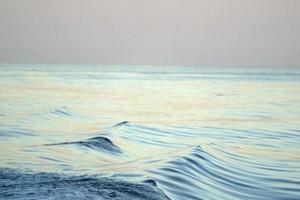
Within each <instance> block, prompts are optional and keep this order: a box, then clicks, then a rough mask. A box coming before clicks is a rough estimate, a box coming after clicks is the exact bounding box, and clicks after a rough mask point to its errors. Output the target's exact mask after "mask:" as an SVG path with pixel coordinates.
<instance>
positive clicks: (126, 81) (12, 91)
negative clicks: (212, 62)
mask: <svg viewBox="0 0 300 200" xmlns="http://www.w3.org/2000/svg"><path fill="white" fill-rule="evenodd" d="M0 150H1V151H0V199H101V200H102V199H149V200H152V199H153V200H159V199H168V200H186V199H191V200H194V199H195V200H196V199H216V200H217V199H220V200H227V199H228V200H235V199H272V200H274V199H295V200H296V199H300V71H299V70H295V69H286V70H278V69H270V68H269V69H245V68H233V69H228V68H197V67H142V66H140V67H128V66H127V67H122V66H47V65H34V66H29V65H27V66H25V65H3V64H2V65H1V67H0Z"/></svg>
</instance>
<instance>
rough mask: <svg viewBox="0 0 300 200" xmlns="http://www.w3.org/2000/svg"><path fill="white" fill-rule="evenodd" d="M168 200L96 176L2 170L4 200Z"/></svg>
mask: <svg viewBox="0 0 300 200" xmlns="http://www.w3.org/2000/svg"><path fill="white" fill-rule="evenodd" d="M99 198H100V199H115V200H141V199H145V200H168V199H169V198H168V197H167V196H166V195H165V194H164V193H163V192H162V191H161V190H159V189H158V188H157V187H154V186H152V185H151V184H146V183H132V182H126V181H123V180H118V179H112V178H97V177H95V176H65V175H61V174H55V173H24V172H19V171H15V170H11V169H1V170H0V199H8V200H12V199H24V200H29V199H31V200H32V199H45V200H46V199H99Z"/></svg>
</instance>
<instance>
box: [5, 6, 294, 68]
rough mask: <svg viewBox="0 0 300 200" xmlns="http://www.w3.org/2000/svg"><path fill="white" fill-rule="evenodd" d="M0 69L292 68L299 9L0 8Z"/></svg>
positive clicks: (155, 7)
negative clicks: (88, 66) (0, 65)
mask: <svg viewBox="0 0 300 200" xmlns="http://www.w3.org/2000/svg"><path fill="white" fill-rule="evenodd" d="M0 63H29V64H30V63H38V64H99V65H153V66H154V65H167V66H171V65H176V66H182V65H183V66H185V65H187V66H190V65H192V66H247V67H251V66H255V67H260V66H276V67H287V66H291V67H299V68H300V1H299V0H89V1H86V0H63V1H62V0H51V1H50V0H49V1H41V0H0Z"/></svg>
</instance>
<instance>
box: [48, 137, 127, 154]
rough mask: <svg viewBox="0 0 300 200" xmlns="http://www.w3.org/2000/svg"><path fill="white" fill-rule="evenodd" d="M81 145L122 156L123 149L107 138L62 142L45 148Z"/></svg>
mask: <svg viewBox="0 0 300 200" xmlns="http://www.w3.org/2000/svg"><path fill="white" fill-rule="evenodd" d="M72 144H74V145H80V146H84V147H87V148H90V149H93V150H100V151H104V152H108V153H111V154H122V151H121V149H120V148H119V147H118V146H116V145H115V144H114V143H113V142H112V141H111V140H110V139H108V138H106V137H100V136H99V137H93V138H89V139H87V140H83V141H74V142H62V143H56V144H46V145H45V146H53V145H72Z"/></svg>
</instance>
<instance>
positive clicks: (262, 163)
mask: <svg viewBox="0 0 300 200" xmlns="http://www.w3.org/2000/svg"><path fill="white" fill-rule="evenodd" d="M92 135H93V136H94V137H91V135H90V134H88V137H87V139H82V140H74V141H68V140H67V141H66V142H57V143H50V144H46V145H43V146H40V147H39V148H40V149H34V148H35V147H31V149H27V150H30V151H28V152H33V153H36V154H38V155H39V158H42V159H43V164H44V165H46V164H48V165H49V163H50V164H53V163H54V164H56V165H49V166H58V167H57V168H55V169H61V168H62V169H67V170H69V172H70V175H63V174H55V173H24V172H19V171H14V170H9V169H0V198H3V199H18V198H22V197H23V196H24V198H22V199H26V198H27V199H50V198H51V199H53V198H54V199H65V198H75V199H89V198H91V199H97V198H100V199H172V200H182V199H189V200H200V199H221V200H235V199H236V200H240V199H243V200H245V199H258V200H260V199H261V200H262V199H272V200H273V199H275V200H276V199H278V200H279V199H290V200H293V199H294V200H296V199H300V189H299V188H300V167H299V163H300V162H299V161H300V157H299V156H297V153H295V152H294V151H295V150H297V147H298V146H299V140H298V139H299V131H298V130H291V131H286V132H274V131H266V130H239V129H219V128H214V127H179V126H174V127H160V128H158V127H153V126H144V125H139V124H134V123H130V122H128V121H123V122H120V123H117V124H116V125H113V126H110V127H108V128H106V129H105V132H101V131H100V132H96V133H94V134H92ZM280 145H281V146H288V145H289V147H290V148H291V149H290V150H289V148H285V151H284V150H283V149H280V148H279V147H280ZM51 146H53V147H58V148H45V149H43V147H51ZM81 147H84V148H86V149H88V150H93V151H83V148H81ZM39 152H42V153H39ZM57 152H58V153H57ZM61 152H63V153H62V154H61ZM26 155H27V154H26ZM74 155H75V156H74ZM78 155H82V158H81V157H80V156H78ZM63 156H64V157H63ZM34 159H36V158H35V157H34ZM26 166H28V165H26ZM33 166H37V165H33ZM49 168H50V167H49ZM81 170H82V171H81ZM78 171H81V172H84V173H86V174H88V175H82V174H81V173H78V174H76V173H77V172H78ZM50 172H51V170H50ZM60 172H61V171H60ZM95 174H97V175H95ZM101 176H102V177H101ZM103 176H105V178H104V177H103Z"/></svg>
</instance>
